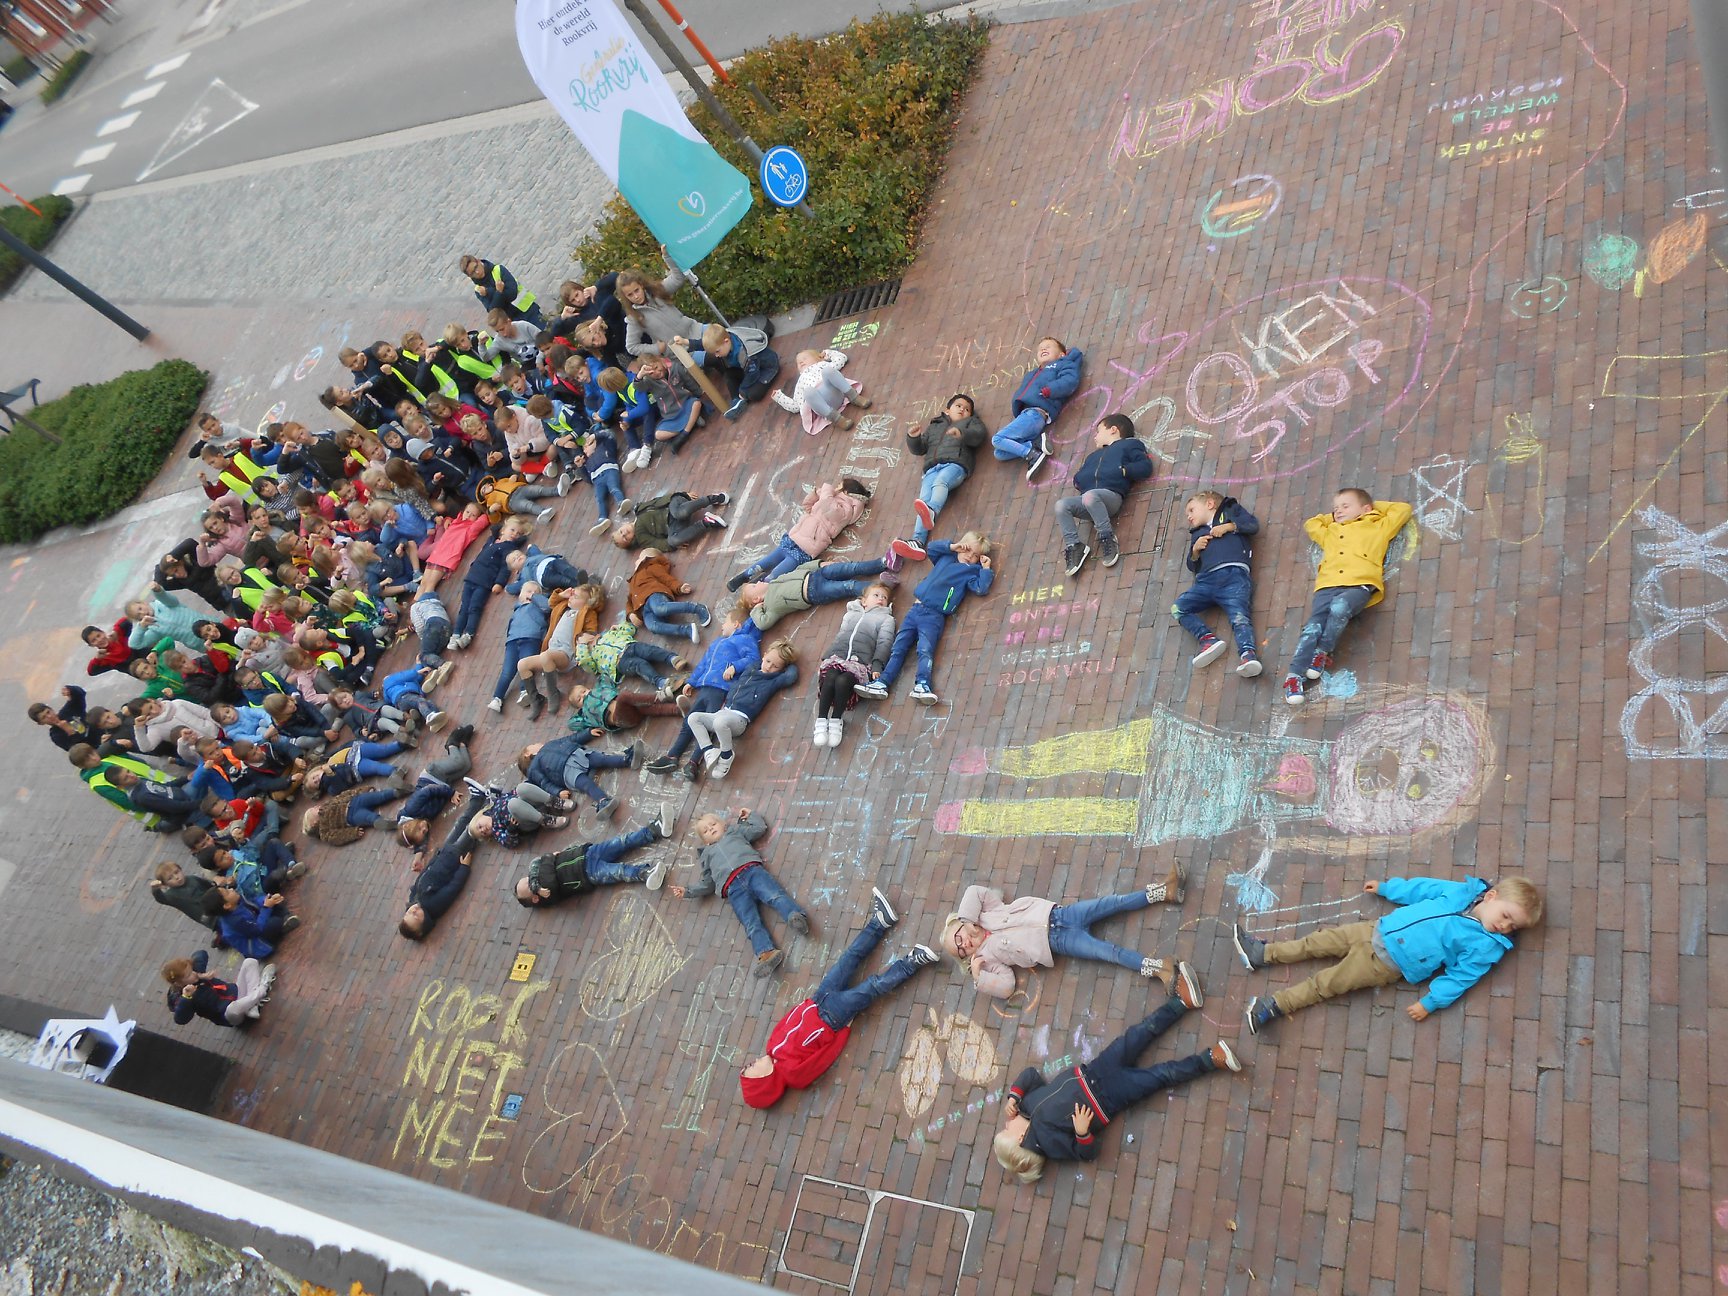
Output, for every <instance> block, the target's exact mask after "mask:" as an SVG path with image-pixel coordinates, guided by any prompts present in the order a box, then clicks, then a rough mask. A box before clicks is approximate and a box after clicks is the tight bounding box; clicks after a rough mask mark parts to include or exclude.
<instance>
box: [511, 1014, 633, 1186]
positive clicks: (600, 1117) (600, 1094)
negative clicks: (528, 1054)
mask: <svg viewBox="0 0 1728 1296" xmlns="http://www.w3.org/2000/svg"><path fill="white" fill-rule="evenodd" d="M566 1059H568V1061H566ZM554 1080H556V1081H558V1082H559V1084H558V1092H559V1093H560V1094H566V1093H574V1094H575V1095H577V1096H578V1097H579V1098H580V1099H581V1100H582V1105H581V1106H580V1107H578V1108H577V1109H576V1110H575V1111H569V1112H566V1111H560V1110H559V1109H558V1106H557V1104H556V1103H554V1102H553V1099H552V1092H553V1081H554ZM540 1096H541V1098H542V1100H543V1101H544V1102H545V1104H546V1110H547V1111H548V1112H550V1113H551V1114H552V1115H553V1116H554V1117H555V1118H556V1119H554V1120H553V1121H552V1122H550V1123H549V1124H548V1125H547V1126H546V1128H545V1129H543V1130H541V1131H540V1132H539V1133H538V1134H536V1135H535V1136H534V1141H533V1142H532V1143H530V1144H529V1145H528V1151H527V1154H526V1155H525V1156H524V1157H523V1160H522V1186H523V1187H525V1188H526V1189H528V1191H529V1192H532V1193H539V1194H541V1195H542V1196H545V1195H547V1194H550V1193H555V1192H559V1191H562V1190H563V1189H565V1188H568V1187H569V1186H570V1185H571V1184H572V1183H574V1182H575V1181H576V1180H577V1178H578V1177H579V1176H581V1175H584V1174H586V1173H587V1172H588V1168H589V1167H590V1166H592V1165H594V1164H595V1162H596V1161H598V1160H599V1158H600V1155H601V1153H603V1152H605V1151H606V1149H607V1148H609V1147H611V1146H612V1144H614V1143H616V1142H617V1141H618V1140H619V1139H620V1138H622V1137H623V1136H624V1130H625V1128H626V1127H627V1126H628V1125H629V1123H630V1121H629V1117H628V1116H627V1115H626V1113H625V1110H624V1100H623V1099H622V1098H620V1097H619V1096H618V1086H617V1085H615V1084H614V1083H613V1082H612V1073H611V1072H610V1071H608V1070H607V1069H606V1059H605V1058H604V1057H603V1056H602V1055H601V1053H600V1050H599V1049H597V1048H595V1047H594V1046H593V1045H592V1044H583V1043H580V1042H577V1043H570V1044H566V1045H565V1046H564V1047H563V1048H561V1049H559V1050H558V1052H557V1054H556V1055H554V1057H553V1058H552V1065H551V1066H549V1067H547V1068H546V1078H545V1079H544V1080H542V1081H541V1082H540ZM571 1121H580V1122H581V1124H580V1125H578V1126H577V1128H578V1129H579V1130H581V1131H584V1132H585V1133H586V1134H587V1136H588V1137H589V1138H590V1139H592V1140H593V1142H592V1144H591V1145H590V1146H588V1147H587V1148H586V1149H585V1150H584V1149H581V1148H578V1149H576V1151H577V1152H581V1153H583V1154H582V1156H581V1159H580V1160H579V1161H577V1163H576V1164H575V1166H574V1167H573V1168H572V1169H571V1170H570V1171H569V1173H567V1174H562V1175H560V1174H559V1173H558V1171H559V1170H560V1169H561V1168H562V1167H563V1166H564V1165H567V1164H569V1159H570V1157H571V1156H572V1151H571V1149H569V1148H566V1147H564V1146H563V1145H562V1142H561V1140H559V1139H558V1137H557V1135H558V1133H559V1131H560V1130H561V1129H562V1128H563V1127H564V1126H565V1125H567V1124H569V1123H570V1122H571ZM602 1135H604V1137H602ZM548 1140H550V1141H548ZM542 1143H545V1144H546V1150H545V1152H544V1153H543V1154H541V1155H539V1156H536V1155H535V1154H536V1152H538V1151H539V1149H540V1145H541V1144H542Z"/></svg>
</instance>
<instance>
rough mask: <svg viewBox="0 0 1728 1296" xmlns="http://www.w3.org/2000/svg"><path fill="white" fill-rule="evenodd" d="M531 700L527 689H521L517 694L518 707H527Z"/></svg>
mask: <svg viewBox="0 0 1728 1296" xmlns="http://www.w3.org/2000/svg"><path fill="white" fill-rule="evenodd" d="M531 700H532V699H531V698H529V696H528V690H527V689H521V690H519V691H518V692H517V694H516V705H517V706H527V705H528V703H529V702H530V701H531Z"/></svg>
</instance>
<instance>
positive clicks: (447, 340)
mask: <svg viewBox="0 0 1728 1296" xmlns="http://www.w3.org/2000/svg"><path fill="white" fill-rule="evenodd" d="M467 340H468V330H467V329H465V328H463V327H462V326H461V325H460V324H446V325H445V326H444V345H445V346H460V345H461V344H462V343H464V342H466V341H467Z"/></svg>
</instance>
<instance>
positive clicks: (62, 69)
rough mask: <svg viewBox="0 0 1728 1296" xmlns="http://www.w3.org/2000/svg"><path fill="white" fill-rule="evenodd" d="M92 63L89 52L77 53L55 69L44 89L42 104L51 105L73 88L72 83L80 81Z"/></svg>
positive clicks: (78, 51)
mask: <svg viewBox="0 0 1728 1296" xmlns="http://www.w3.org/2000/svg"><path fill="white" fill-rule="evenodd" d="M89 62H90V51H89V50H77V51H75V52H74V53H73V54H72V55H71V56H70V57H69V58H68V59H67V60H66V61H65V62H64V63H62V64H61V65H60V66H59V67H57V68H56V69H54V75H53V76H51V77H49V78H48V84H47V85H45V86H43V87H42V95H41V99H42V102H43V103H45V104H51V103H53V102H54V101H55V100H56V99H58V98H59V97H60V96H61V95H63V94H65V93H66V92H67V91H68V90H70V89H71V88H72V83H73V82H74V81H76V80H77V79H78V74H79V73H80V72H82V71H83V70H84V69H85V67H86V66H88V64H89Z"/></svg>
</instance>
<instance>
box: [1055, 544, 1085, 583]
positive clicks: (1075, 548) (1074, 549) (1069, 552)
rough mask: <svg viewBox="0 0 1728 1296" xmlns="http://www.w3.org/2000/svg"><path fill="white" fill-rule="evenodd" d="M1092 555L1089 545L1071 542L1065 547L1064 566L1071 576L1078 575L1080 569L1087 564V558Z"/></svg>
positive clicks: (1063, 551)
mask: <svg viewBox="0 0 1728 1296" xmlns="http://www.w3.org/2000/svg"><path fill="white" fill-rule="evenodd" d="M1091 556H1092V549H1091V547H1090V546H1088V545H1083V544H1071V545H1066V546H1064V547H1063V550H1062V568H1063V570H1064V571H1066V572H1067V573H1068V575H1070V576H1078V575H1079V574H1080V569H1081V568H1082V567H1084V566H1085V565H1086V560H1087V559H1088V558H1090V557H1091Z"/></svg>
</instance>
